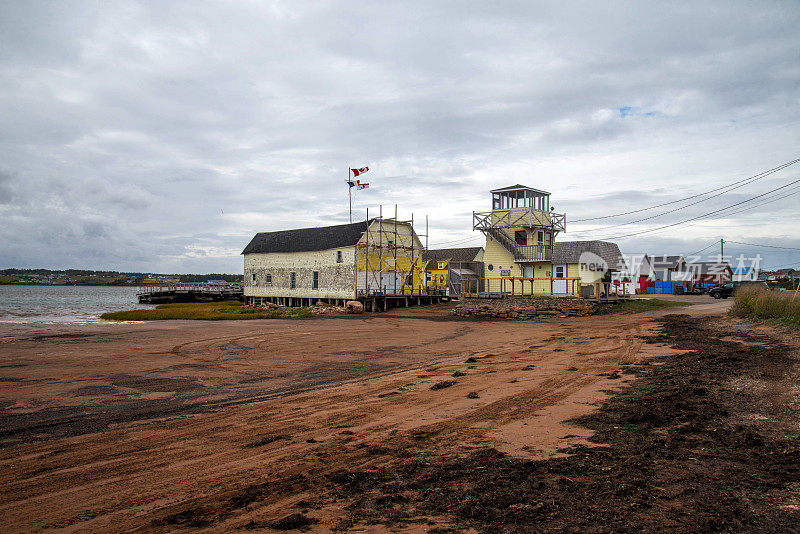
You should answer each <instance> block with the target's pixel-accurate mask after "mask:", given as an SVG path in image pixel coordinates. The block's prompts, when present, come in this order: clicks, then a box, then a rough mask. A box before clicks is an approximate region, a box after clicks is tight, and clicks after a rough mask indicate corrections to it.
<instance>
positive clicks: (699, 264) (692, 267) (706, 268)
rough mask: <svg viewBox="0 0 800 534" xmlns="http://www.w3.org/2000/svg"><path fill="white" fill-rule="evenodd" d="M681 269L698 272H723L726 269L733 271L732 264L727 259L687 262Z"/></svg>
mask: <svg viewBox="0 0 800 534" xmlns="http://www.w3.org/2000/svg"><path fill="white" fill-rule="evenodd" d="M681 271H692V272H694V273H696V274H722V273H724V272H725V271H730V272H731V273H732V272H733V271H732V270H731V266H730V265H729V264H728V262H726V261H723V262H720V261H693V262H691V263H687V264H685V265H684V266H683V268H682V269H681Z"/></svg>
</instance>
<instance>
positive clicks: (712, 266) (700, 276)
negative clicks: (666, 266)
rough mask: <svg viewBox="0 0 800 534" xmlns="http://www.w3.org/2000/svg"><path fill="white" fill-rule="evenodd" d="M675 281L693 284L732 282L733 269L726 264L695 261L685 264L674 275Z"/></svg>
mask: <svg viewBox="0 0 800 534" xmlns="http://www.w3.org/2000/svg"><path fill="white" fill-rule="evenodd" d="M674 274H675V276H674V278H675V279H676V280H682V281H686V282H691V283H694V284H724V283H725V282H730V281H731V280H733V269H731V266H730V265H729V264H728V262H719V261H697V262H693V263H687V264H685V265H684V266H683V268H682V269H681V270H680V271H677V272H676V273H674Z"/></svg>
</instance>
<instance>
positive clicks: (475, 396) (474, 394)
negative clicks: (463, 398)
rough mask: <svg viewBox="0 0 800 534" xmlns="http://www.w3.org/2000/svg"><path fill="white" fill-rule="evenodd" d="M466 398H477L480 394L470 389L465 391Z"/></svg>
mask: <svg viewBox="0 0 800 534" xmlns="http://www.w3.org/2000/svg"><path fill="white" fill-rule="evenodd" d="M467 398H468V399H479V398H480V395H478V392H477V391H470V392H469V393H467Z"/></svg>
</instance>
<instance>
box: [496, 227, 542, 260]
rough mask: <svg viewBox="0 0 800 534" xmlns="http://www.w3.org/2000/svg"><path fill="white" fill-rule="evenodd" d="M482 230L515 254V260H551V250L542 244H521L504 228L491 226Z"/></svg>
mask: <svg viewBox="0 0 800 534" xmlns="http://www.w3.org/2000/svg"><path fill="white" fill-rule="evenodd" d="M481 230H482V231H483V232H484V233H485V234H486V235H488V236H489V237H491V238H492V239H494V240H495V241H497V242H498V243H500V246H502V247H503V248H504V249H506V250H507V251H508V252H509V253H510V254H511V255H512V256H514V261H550V251H549V249H548V248H545V246H544V245H542V244H539V245H527V246H520V245H517V242H516V241H515V240H514V239H513V238H512V237H511V236H510V235H508V233H507V232H506V231H505V230H503V229H502V228H495V227H493V226H490V227H488V228H482V229H481Z"/></svg>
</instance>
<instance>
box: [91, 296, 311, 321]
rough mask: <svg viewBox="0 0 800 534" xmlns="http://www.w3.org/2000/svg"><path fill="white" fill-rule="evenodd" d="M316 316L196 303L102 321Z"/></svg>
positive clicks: (117, 315)
mask: <svg viewBox="0 0 800 534" xmlns="http://www.w3.org/2000/svg"><path fill="white" fill-rule="evenodd" d="M297 317H314V314H313V313H312V312H310V311H308V310H304V309H298V308H286V309H285V310H260V309H249V308H245V307H244V306H243V305H242V303H241V302H236V301H230V302H192V303H183V304H160V305H158V306H156V308H155V309H154V310H128V311H118V312H109V313H104V314H103V315H101V316H100V318H101V319H107V320H109V321H169V320H175V319H188V320H192V321H229V320H244V319H282V318H297Z"/></svg>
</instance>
